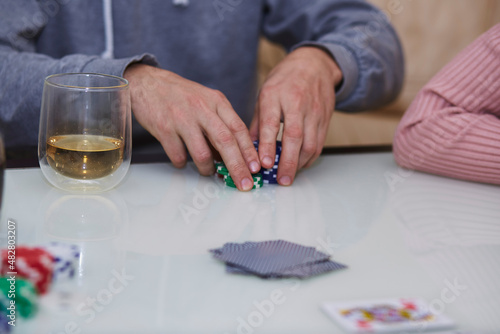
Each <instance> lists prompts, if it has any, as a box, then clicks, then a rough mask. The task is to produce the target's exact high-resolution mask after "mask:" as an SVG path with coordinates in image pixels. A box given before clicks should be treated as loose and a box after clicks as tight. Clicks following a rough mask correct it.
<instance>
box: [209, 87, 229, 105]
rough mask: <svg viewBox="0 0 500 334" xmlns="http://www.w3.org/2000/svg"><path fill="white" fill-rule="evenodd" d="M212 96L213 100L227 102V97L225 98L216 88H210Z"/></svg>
mask: <svg viewBox="0 0 500 334" xmlns="http://www.w3.org/2000/svg"><path fill="white" fill-rule="evenodd" d="M212 97H213V99H214V100H215V101H217V102H222V103H227V102H228V101H227V98H226V95H224V93H223V92H221V91H220V90H217V89H213V90H212Z"/></svg>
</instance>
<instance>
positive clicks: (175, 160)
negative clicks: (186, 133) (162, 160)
mask: <svg viewBox="0 0 500 334" xmlns="http://www.w3.org/2000/svg"><path fill="white" fill-rule="evenodd" d="M155 137H156V139H157V140H158V141H159V142H160V144H161V146H162V147H163V150H164V151H165V153H166V154H167V156H168V158H169V159H170V161H171V162H172V165H174V167H176V168H182V167H184V166H185V165H186V161H187V152H186V148H185V146H184V142H183V141H182V139H181V138H180V137H179V135H178V134H177V133H176V132H175V130H174V129H167V130H165V131H162V132H160V133H158V135H157V136H155Z"/></svg>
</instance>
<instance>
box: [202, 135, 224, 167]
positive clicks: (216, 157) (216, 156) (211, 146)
mask: <svg viewBox="0 0 500 334" xmlns="http://www.w3.org/2000/svg"><path fill="white" fill-rule="evenodd" d="M205 139H206V141H207V144H208V147H210V151H211V152H212V156H213V157H214V161H222V157H221V156H220V153H219V152H218V151H217V150H216V149H215V147H214V146H213V145H212V143H211V142H210V140H208V138H206V137H205Z"/></svg>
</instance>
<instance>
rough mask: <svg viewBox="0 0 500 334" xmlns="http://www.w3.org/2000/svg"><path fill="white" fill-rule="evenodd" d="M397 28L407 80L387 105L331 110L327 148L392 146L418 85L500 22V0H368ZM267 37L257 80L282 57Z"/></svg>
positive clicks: (262, 50) (418, 88) (263, 43)
mask: <svg viewBox="0 0 500 334" xmlns="http://www.w3.org/2000/svg"><path fill="white" fill-rule="evenodd" d="M370 2H372V3H373V4H375V5H377V6H378V7H379V8H381V9H382V10H383V11H384V12H385V13H386V15H387V16H388V18H389V20H390V21H391V22H392V23H393V25H394V26H395V28H396V30H397V32H398V34H399V36H400V38H401V41H402V44H403V48H404V53H405V58H406V79H405V84H404V88H403V92H402V94H401V95H400V97H399V98H398V100H397V101H396V102H394V103H392V104H391V105H389V106H387V107H384V108H382V109H381V110H376V111H367V112H363V113H359V114H344V113H338V112H335V113H334V115H333V117H332V121H331V123H330V131H329V134H328V137H327V140H326V146H351V145H384V144H391V143H392V137H393V134H394V130H395V128H396V126H397V124H398V121H399V119H400V117H401V115H402V114H403V113H404V111H405V110H406V108H407V107H408V105H409V104H410V103H411V101H412V100H413V98H414V97H415V95H416V94H417V92H418V91H419V90H420V89H421V88H422V86H423V85H424V84H425V83H426V82H427V81H428V80H429V79H431V78H432V76H434V74H436V73H437V72H438V71H439V70H440V69H441V68H442V67H443V66H444V65H445V64H447V63H448V62H449V61H450V60H451V59H453V57H454V56H455V55H456V54H457V53H458V52H460V50H462V49H463V48H465V47H466V46H467V45H468V44H470V43H471V42H472V41H473V40H474V39H476V38H477V37H478V36H479V35H481V34H482V33H483V32H485V31H486V30H488V29H489V28H490V27H492V26H493V25H495V24H496V23H498V22H500V0H370ZM284 54H285V53H284V52H283V50H281V49H280V48H279V47H277V46H275V45H272V44H271V43H269V42H267V41H264V40H263V41H262V43H261V48H260V63H259V73H260V79H261V82H262V81H263V80H264V78H265V76H266V74H267V73H268V71H269V70H270V69H271V68H272V67H273V66H274V65H275V64H276V63H277V62H279V60H280V59H282V57H283V56H284Z"/></svg>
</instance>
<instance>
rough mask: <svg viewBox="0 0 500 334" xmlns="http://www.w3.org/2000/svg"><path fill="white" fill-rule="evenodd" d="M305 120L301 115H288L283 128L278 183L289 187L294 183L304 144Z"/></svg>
mask: <svg viewBox="0 0 500 334" xmlns="http://www.w3.org/2000/svg"><path fill="white" fill-rule="evenodd" d="M303 127H304V120H303V118H302V115H301V114H299V113H288V114H287V116H286V118H285V122H284V126H283V139H282V147H283V148H282V150H281V157H280V162H279V166H278V183H279V184H281V185H283V186H289V185H291V184H292V183H293V179H294V178H295V173H297V167H298V162H299V155H300V149H301V147H302V142H303V139H304V137H303V131H304V129H303Z"/></svg>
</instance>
